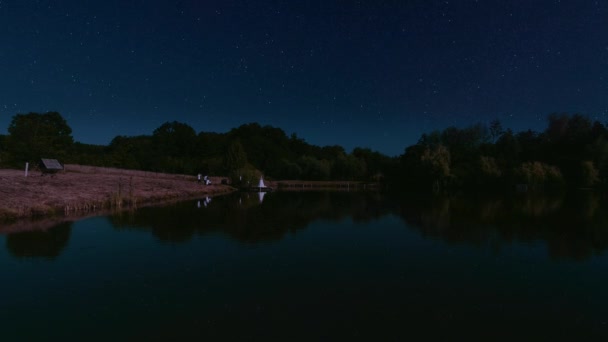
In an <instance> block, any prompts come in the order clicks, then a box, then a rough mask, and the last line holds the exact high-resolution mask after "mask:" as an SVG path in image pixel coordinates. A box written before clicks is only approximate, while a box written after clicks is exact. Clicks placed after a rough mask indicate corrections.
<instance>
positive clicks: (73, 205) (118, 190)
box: [0, 165, 234, 226]
mask: <svg viewBox="0 0 608 342" xmlns="http://www.w3.org/2000/svg"><path fill="white" fill-rule="evenodd" d="M211 182H212V184H211V185H203V184H202V183H198V182H197V179H196V177H195V176H187V175H171V174H163V173H154V172H145V171H134V170H121V169H113V168H101V167H92V166H82V165H65V171H62V172H60V173H58V174H57V175H55V176H49V175H45V176H41V174H40V172H30V174H29V176H28V177H25V174H24V171H23V170H9V169H0V226H1V225H2V222H8V221H14V220H18V219H22V218H31V217H49V216H52V217H68V216H86V215H90V214H91V213H95V212H98V211H100V212H102V211H104V210H107V209H122V208H124V209H126V208H133V207H137V206H144V205H149V204H154V203H158V202H162V201H171V200H180V199H188V198H194V197H197V196H213V195H218V194H224V193H229V192H232V191H233V190H234V189H233V188H232V187H230V186H227V185H221V184H220V182H221V178H220V177H211Z"/></svg>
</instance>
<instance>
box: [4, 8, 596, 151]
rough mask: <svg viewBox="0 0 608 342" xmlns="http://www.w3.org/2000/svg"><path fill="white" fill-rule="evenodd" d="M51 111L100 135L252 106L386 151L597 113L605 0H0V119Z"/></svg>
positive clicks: (220, 128) (239, 119) (276, 122)
mask: <svg viewBox="0 0 608 342" xmlns="http://www.w3.org/2000/svg"><path fill="white" fill-rule="evenodd" d="M47 111H58V112H60V113H61V114H62V115H63V116H64V117H65V118H66V120H67V121H68V124H69V125H70V126H71V127H72V129H73V135H74V138H75V140H76V141H80V142H84V143H93V144H108V143H109V142H110V141H111V139H112V138H113V137H115V136H116V135H140V134H151V133H152V131H153V130H154V129H155V128H157V127H158V126H160V125H161V124H163V123H164V122H167V121H174V120H176V121H180V122H184V123H187V124H189V125H191V126H192V127H193V128H194V129H195V130H196V131H197V132H200V131H205V132H227V131H228V130H230V129H231V128H234V127H237V126H239V125H241V124H244V123H249V122H259V123H261V124H263V125H272V126H275V127H280V128H282V129H283V130H285V131H286V133H287V134H291V133H296V134H297V135H298V136H299V137H301V138H304V139H305V140H306V141H307V142H309V143H312V144H316V145H333V144H339V145H342V146H344V147H345V148H346V150H347V151H350V150H351V149H352V148H353V147H356V146H361V147H370V148H372V149H374V150H378V151H380V152H383V153H386V154H388V155H398V154H400V153H402V152H403V150H404V148H405V147H406V146H408V145H411V144H413V143H415V142H416V141H417V140H418V138H419V137H420V135H421V134H422V133H424V132H428V131H431V130H433V129H443V128H446V127H448V126H450V125H455V126H457V127H465V126H468V125H471V124H474V123H477V122H484V123H487V122H489V121H490V120H492V119H499V120H501V121H502V123H503V125H504V126H505V127H509V128H512V129H514V130H516V131H520V130H523V129H528V128H531V129H534V130H537V131H540V130H542V129H544V127H545V126H546V117H547V115H548V114H550V113H553V112H560V113H561V112H567V113H581V114H584V115H588V116H589V117H591V118H592V119H598V120H600V121H601V122H602V123H605V122H607V121H608V1H605V0H598V1H588V0H572V1H566V0H562V1H557V0H551V1H549V0H516V1H508V0H479V1H475V0H460V1H459V0H452V1H427V0H420V1H407V0H402V1H396V0H395V1H388V0H387V1H381V0H377V1H372V0H370V1H346V0H342V1H332V0H323V1H267V0H257V1H254V0H251V1H245V0H242V1H230V0H221V1H219V0H218V1H206V0H199V1H195V0H184V1H169V0H166V1H160V0H146V1H142V0H140V1H125V0H105V1H88V0H63V1H62V0H54V1H51V0H40V1H34V0H0V134H6V132H7V128H8V124H9V122H10V120H11V118H12V116H13V115H15V114H17V113H27V112H47Z"/></svg>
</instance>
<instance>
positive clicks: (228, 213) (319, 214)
mask: <svg viewBox="0 0 608 342" xmlns="http://www.w3.org/2000/svg"><path fill="white" fill-rule="evenodd" d="M389 212H390V210H389V208H388V207H386V206H385V205H384V203H383V201H382V197H380V196H379V195H378V194H372V193H359V194H348V193H312V192H307V193H272V194H268V195H265V197H264V198H263V200H262V199H261V197H260V196H259V194H258V193H240V194H235V195H232V196H225V197H217V198H214V200H213V202H211V201H209V202H207V201H205V205H204V208H201V207H200V206H199V201H197V202H196V205H194V206H193V205H191V203H178V204H175V205H172V206H169V207H165V208H142V209H140V210H137V211H136V212H134V213H132V214H128V215H125V214H117V215H113V216H110V221H111V222H112V224H113V225H114V226H115V227H116V228H117V229H142V230H149V231H151V232H152V234H154V236H156V237H157V238H158V239H160V240H161V241H164V242H172V243H179V242H185V241H189V240H190V239H192V238H193V237H194V236H196V235H205V234H210V233H222V234H226V235H228V236H230V237H231V238H232V239H236V240H239V241H242V242H247V243H257V242H264V241H273V240H280V239H282V238H283V237H284V236H285V235H286V234H287V233H290V232H295V231H297V230H299V229H304V228H306V226H308V224H309V223H310V222H311V221H314V220H318V219H325V220H340V219H343V218H346V217H352V218H353V219H354V220H356V221H357V220H358V221H368V220H370V219H372V218H378V217H380V216H383V215H385V214H388V213H389Z"/></svg>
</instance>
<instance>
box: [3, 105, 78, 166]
mask: <svg viewBox="0 0 608 342" xmlns="http://www.w3.org/2000/svg"><path fill="white" fill-rule="evenodd" d="M8 132H9V136H8V141H7V149H8V151H9V153H10V154H11V156H12V160H13V162H15V163H21V162H33V161H36V160H38V159H40V158H57V159H63V158H65V157H66V156H68V153H69V151H70V148H71V147H72V145H73V144H74V139H73V137H72V129H71V128H70V126H68V124H67V122H66V121H65V119H64V118H63V117H62V116H61V114H59V113H57V112H48V113H45V114H40V113H28V114H17V115H15V116H14V117H13V119H12V121H11V123H10V125H9V127H8Z"/></svg>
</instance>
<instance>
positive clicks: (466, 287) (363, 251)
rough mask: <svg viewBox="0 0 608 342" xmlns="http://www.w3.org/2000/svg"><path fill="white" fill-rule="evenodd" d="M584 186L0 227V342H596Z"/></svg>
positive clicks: (213, 205)
mask: <svg viewBox="0 0 608 342" xmlns="http://www.w3.org/2000/svg"><path fill="white" fill-rule="evenodd" d="M605 208H606V206H605V205H604V203H603V200H602V198H600V197H598V196H596V195H593V194H575V195H572V196H568V197H565V196H555V197H551V198H548V197H536V198H535V197H530V196H527V197H515V198H512V199H509V200H505V199H498V200H496V199H462V198H441V199H420V198H416V199H403V198H392V199H388V198H385V197H382V196H380V195H378V194H370V193H354V194H353V193H271V194H267V195H266V197H265V198H264V199H263V201H261V200H260V198H259V197H258V195H257V194H236V195H232V196H226V197H221V198H214V199H213V200H211V201H210V202H207V201H205V200H204V199H201V200H200V201H193V202H185V203H180V204H176V205H172V206H169V207H162V208H142V209H139V210H137V211H136V212H133V213H122V214H118V215H113V216H108V217H95V218H89V219H85V220H81V221H77V222H74V223H64V224H60V225H58V226H55V227H53V228H52V229H50V230H48V231H46V232H27V233H13V234H3V235H0V240H1V242H2V244H3V245H4V246H5V248H0V279H1V281H0V293H1V294H2V295H1V297H0V298H1V300H0V304H1V305H2V310H0V328H1V329H0V339H1V340H2V341H26V340H36V341H43V340H63V341H67V340H170V339H171V340H185V339H192V338H195V339H203V338H208V340H239V341H243V340H283V341H293V340H307V341H310V340H338V339H340V340H347V339H350V340H353V339H355V340H356V339H360V340H370V339H374V340H378V341H390V340H395V341H402V340H406V339H408V338H411V339H414V338H416V339H419V338H424V339H425V340H454V339H458V340H462V339H464V338H467V339H478V338H487V339H492V340H512V339H513V338H521V339H522V340H529V339H532V338H536V339H540V340H548V339H553V340H572V339H574V338H576V339H579V340H580V339H587V340H589V339H594V340H595V339H602V340H605V339H606V337H608V295H607V293H608V267H607V266H608V259H607V257H606V252H605V250H606V247H608V214H606V213H607V212H608V211H607V210H605Z"/></svg>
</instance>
